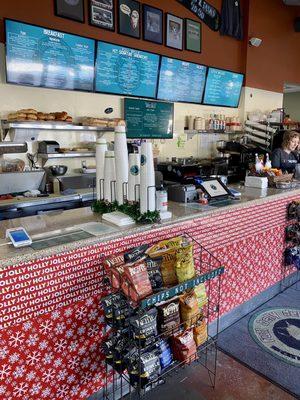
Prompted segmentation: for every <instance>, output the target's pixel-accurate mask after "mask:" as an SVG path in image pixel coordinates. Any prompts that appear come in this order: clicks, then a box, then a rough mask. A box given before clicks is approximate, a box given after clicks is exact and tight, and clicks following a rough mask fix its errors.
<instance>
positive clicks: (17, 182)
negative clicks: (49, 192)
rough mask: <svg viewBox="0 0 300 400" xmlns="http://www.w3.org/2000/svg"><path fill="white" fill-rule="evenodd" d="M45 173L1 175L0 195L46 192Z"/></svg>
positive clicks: (39, 171) (8, 173)
mask: <svg viewBox="0 0 300 400" xmlns="http://www.w3.org/2000/svg"><path fill="white" fill-rule="evenodd" d="M45 183H46V182H45V171H44V170H38V171H28V172H7V173H2V174H0V195H1V194H8V193H22V192H25V191H27V190H42V191H43V190H44V186H45Z"/></svg>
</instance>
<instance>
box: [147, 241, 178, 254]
mask: <svg viewBox="0 0 300 400" xmlns="http://www.w3.org/2000/svg"><path fill="white" fill-rule="evenodd" d="M182 241H183V237H182V236H177V237H174V238H172V239H166V240H161V241H160V242H158V243H156V244H154V245H153V246H151V247H150V248H149V249H148V250H147V251H146V253H147V254H148V255H149V256H150V257H155V254H156V253H159V252H161V251H164V250H167V249H178V248H179V247H180V246H181V244H182Z"/></svg>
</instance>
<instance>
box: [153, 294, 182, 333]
mask: <svg viewBox="0 0 300 400" xmlns="http://www.w3.org/2000/svg"><path fill="white" fill-rule="evenodd" d="M156 308H157V313H158V318H157V321H158V330H159V332H160V333H161V334H163V336H168V335H170V334H173V333H174V332H176V331H177V330H178V327H179V326H180V313H179V301H178V298H174V299H172V300H169V301H167V302H165V303H160V304H158V305H157V306H156Z"/></svg>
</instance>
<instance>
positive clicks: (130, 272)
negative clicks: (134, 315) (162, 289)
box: [122, 262, 152, 302]
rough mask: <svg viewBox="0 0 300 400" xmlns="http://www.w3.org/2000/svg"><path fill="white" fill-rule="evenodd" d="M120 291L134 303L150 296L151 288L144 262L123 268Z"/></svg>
mask: <svg viewBox="0 0 300 400" xmlns="http://www.w3.org/2000/svg"><path fill="white" fill-rule="evenodd" d="M122 290H123V292H124V293H125V294H126V296H128V297H130V298H131V299H132V300H133V301H134V302H137V301H140V300H142V299H144V298H145V297H147V296H149V295H150V294H152V287H151V283H150V280H149V276H148V272H147V266H146V263H145V262H140V263H137V264H134V265H130V266H128V265H125V266H124V273H123V276H122Z"/></svg>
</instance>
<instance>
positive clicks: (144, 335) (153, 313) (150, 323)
mask: <svg viewBox="0 0 300 400" xmlns="http://www.w3.org/2000/svg"><path fill="white" fill-rule="evenodd" d="M129 324H130V328H131V330H132V335H133V338H134V340H135V341H136V343H137V344H139V345H140V346H141V347H145V346H149V344H151V343H153V342H154V341H155V337H156V336H157V310H156V309H155V308H152V309H151V310H149V311H147V312H145V313H143V314H142V315H135V316H133V317H131V318H130V320H129Z"/></svg>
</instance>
